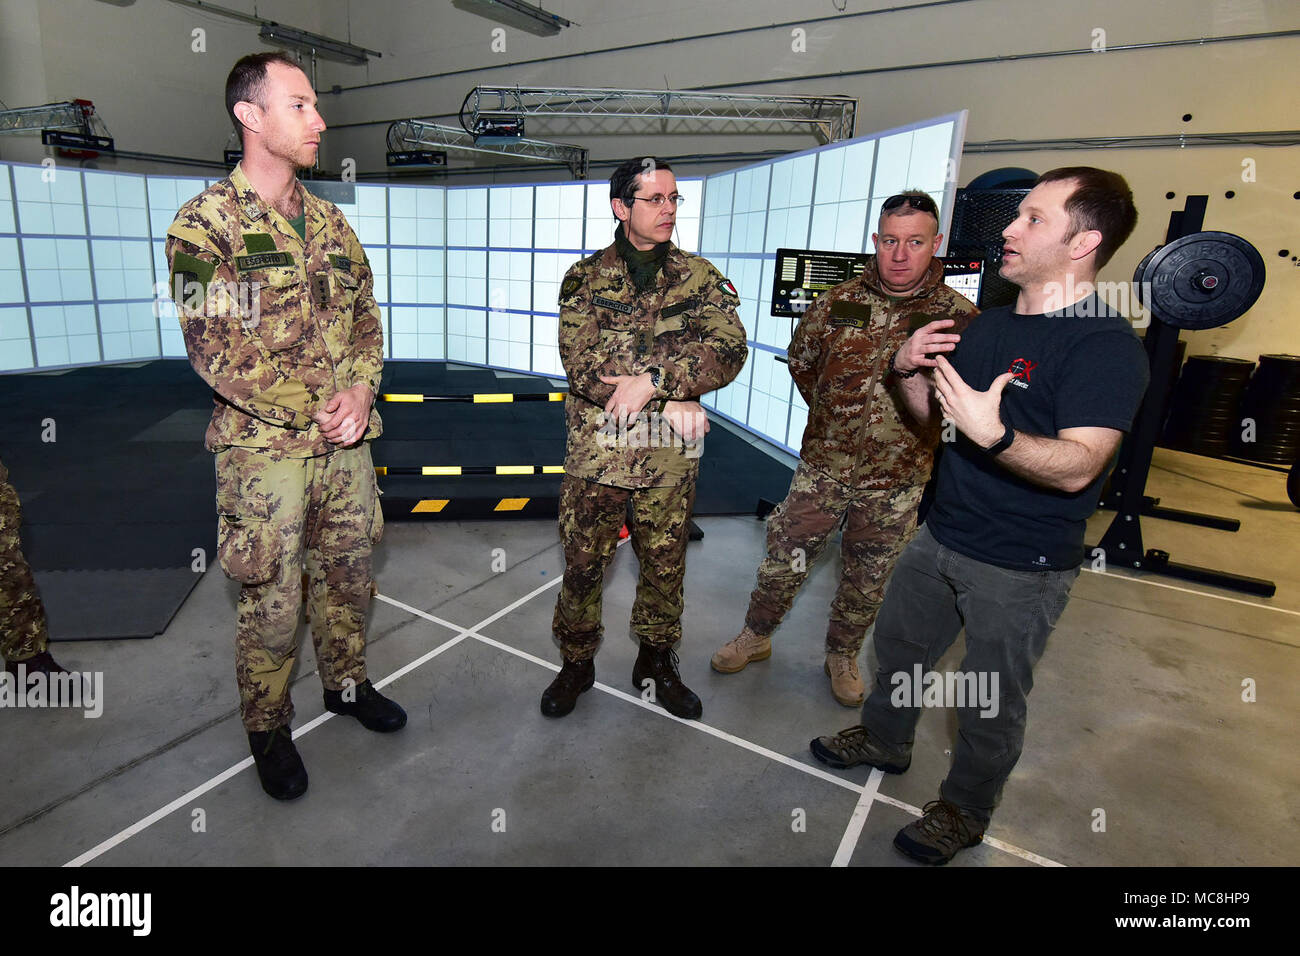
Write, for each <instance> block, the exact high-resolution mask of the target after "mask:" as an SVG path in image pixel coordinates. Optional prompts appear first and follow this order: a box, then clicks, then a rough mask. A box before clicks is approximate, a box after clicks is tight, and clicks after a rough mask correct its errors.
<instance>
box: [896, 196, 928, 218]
mask: <svg viewBox="0 0 1300 956" xmlns="http://www.w3.org/2000/svg"><path fill="white" fill-rule="evenodd" d="M904 204H907V205H908V206H911V207H912V208H913V209H916V210H918V211H920V212H928V213H929V214H930V215H932V216H934V217H935V218H936V219H938V218H939V210H938V209H937V208H936V207H935V205H934V200H933V199H931V198H930V197H929V196H904V195H901V194H900V195H897V196H890V197H889V198H888V199H886V200H885V205H884V208H885V209H897V208H898V207H899V206H902V205H904Z"/></svg>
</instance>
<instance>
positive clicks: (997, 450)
mask: <svg viewBox="0 0 1300 956" xmlns="http://www.w3.org/2000/svg"><path fill="white" fill-rule="evenodd" d="M1015 440H1016V430H1015V429H1014V428H1012V427H1011V426H1010V425H1008V426H1007V430H1006V431H1005V432H1003V433H1002V437H1001V438H999V439H998V440H997V441H996V442H994V443H993V444H992V445H989V447H988V448H985V449H984V454H986V455H988V456H989V457H994V456H997V455H1000V454H1002V453H1003V452H1004V451H1006V450H1007V449H1008V448H1010V447H1011V443H1012V442H1013V441H1015Z"/></svg>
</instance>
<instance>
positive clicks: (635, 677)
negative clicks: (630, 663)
mask: <svg viewBox="0 0 1300 956" xmlns="http://www.w3.org/2000/svg"><path fill="white" fill-rule="evenodd" d="M647 677H648V678H650V679H651V680H653V681H654V694H655V700H657V701H659V702H660V703H661V704H663V705H664V710H666V711H668V713H670V714H672V715H673V716H674V717H681V718H683V719H685V720H699V719H700V715H701V714H703V713H704V705H703V704H701V703H700V699H699V698H698V697H696V696H695V694H694V693H693V692H692V691H691V689H690V688H689V687H687V686H686V685H685V684H683V683H682V675H681V674H679V673H677V652H676V651H675V650H673V649H672V647H671V646H668V645H663V646H657V645H654V644H646V643H645V642H642V644H641V652H640V653H639V654H637V656H636V666H634V667H633V668H632V683H633V684H635V685H636V689H637V690H638V691H643V690H644V687H643V686H642V685H643V684H644V682H645V679H646V678H647Z"/></svg>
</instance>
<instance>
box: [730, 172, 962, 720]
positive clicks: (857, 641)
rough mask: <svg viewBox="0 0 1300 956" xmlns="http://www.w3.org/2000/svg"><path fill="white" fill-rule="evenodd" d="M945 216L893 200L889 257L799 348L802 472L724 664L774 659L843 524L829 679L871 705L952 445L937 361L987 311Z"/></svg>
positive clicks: (771, 524) (924, 205) (819, 320)
mask: <svg viewBox="0 0 1300 956" xmlns="http://www.w3.org/2000/svg"><path fill="white" fill-rule="evenodd" d="M938 229H939V220H938V210H937V208H936V207H935V205H934V201H933V200H932V199H931V198H930V197H929V196H927V195H926V194H925V193H923V192H919V191H908V192H905V193H902V194H900V195H898V196H893V197H891V198H890V199H888V200H886V202H885V204H884V207H883V209H882V211H881V214H880V222H879V231H878V232H877V233H876V234H874V235H873V236H872V240H873V241H874V242H875V245H876V255H875V257H874V258H873V259H872V260H871V261H869V262H868V263H867V265H866V268H865V269H864V271H863V273H862V275H860V276H858V277H856V278H854V279H850V280H849V281H848V282H845V283H843V284H841V285H838V286H836V287H835V288H833V289H831V290H829V291H828V292H826V293H824V294H823V295H821V296H820V297H819V298H818V299H817V302H816V304H815V305H814V306H813V307H812V308H811V309H810V310H809V311H808V313H807V314H806V315H805V316H804V317H803V319H802V321H800V323H799V326H798V328H796V329H795V333H794V337H793V338H792V339H791V341H790V347H789V349H788V354H789V358H790V374H791V375H792V376H793V377H794V382H795V385H796V386H797V387H798V389H799V393H800V394H801V395H802V396H803V398H804V401H806V402H807V403H808V424H807V426H806V427H805V428H804V433H803V447H802V449H801V452H800V462H799V467H798V468H797V469H796V470H795V473H794V478H793V480H792V481H791V482H790V492H789V494H788V495H787V496H786V499H785V501H783V502H781V504H780V505H778V506H777V508H776V510H775V511H773V512H772V514H771V516H770V517H769V518H768V523H767V557H766V558H765V559H764V560H763V562H762V563H761V564H760V565H759V568H758V583H757V586H756V587H755V588H754V592H753V594H752V595H751V596H750V601H749V612H748V613H747V614H746V616H745V627H744V629H743V630H742V631H741V632H740V634H739V636H737V637H736V638H734V639H733V640H731V641H729V642H728V643H727V644H725V645H723V647H722V648H721V649H720V650H719V651H718V652H717V653H716V654H714V655H713V660H712V664H713V667H714V669H715V670H718V671H720V672H722V673H726V674H731V673H735V672H737V671H740V670H742V669H743V668H744V667H745V665H746V664H748V663H749V662H751V661H758V660H765V659H767V658H768V657H769V656H771V653H772V643H771V635H772V632H773V631H775V630H776V628H777V626H778V625H779V624H780V623H781V619H782V618H783V617H785V614H786V612H787V611H789V610H790V606H791V605H792V604H793V603H794V599H795V594H796V593H797V592H798V590H799V588H800V586H801V585H802V584H803V582H804V579H805V578H806V577H807V574H808V570H807V569H808V567H809V565H811V564H812V562H813V561H814V560H816V558H817V556H818V554H820V553H821V551H822V548H823V547H824V545H825V544H826V542H827V540H829V539H830V537H831V535H832V534H834V532H835V530H836V529H837V528H839V527H840V526H841V524H842V525H843V534H842V536H841V539H840V554H841V558H842V563H843V570H842V572H841V575H840V583H839V588H838V590H837V591H836V594H835V599H834V601H833V602H832V604H831V616H830V626H829V628H828V630H827V632H826V664H825V670H826V674H827V676H829V677H830V680H831V692H832V694H833V695H834V697H835V699H836V700H837V701H839V702H840V703H841V704H844V705H845V706H849V707H853V706H860V705H861V704H862V700H863V694H864V687H863V683H862V677H861V674H860V673H859V671H858V663H857V659H858V654H859V652H860V651H861V650H862V644H863V641H864V640H865V639H866V632H867V628H869V627H870V626H871V624H872V622H873V621H874V620H875V617H876V612H877V611H878V610H879V609H880V603H881V598H882V595H883V593H884V587H885V579H886V578H887V577H888V576H889V572H890V570H891V569H892V568H893V566H894V562H895V561H896V560H897V559H898V555H899V554H900V553H901V552H902V549H903V547H904V545H906V544H907V542H908V540H909V539H910V537H911V535H912V533H913V532H914V531H915V524H916V511H917V506H918V505H919V504H920V501H921V492H922V491H923V489H924V487H925V482H926V480H927V479H928V478H929V475H930V466H931V463H932V460H933V452H934V447H935V445H936V443H937V442H938V439H939V416H938V415H937V414H936V411H937V407H936V406H934V404H933V403H934V399H933V398H932V397H931V395H930V386H929V378H928V376H925V375H917V372H918V371H920V369H922V368H924V367H927V366H930V367H932V366H933V365H934V360H933V359H932V358H927V357H926V356H927V355H928V354H934V353H937V352H946V351H950V350H951V349H952V348H953V347H954V345H955V343H956V342H957V340H958V338H959V337H960V332H961V331H962V330H963V329H964V328H965V327H966V325H967V323H968V322H969V321H970V319H971V317H972V316H973V315H974V314H975V312H976V309H975V306H973V305H972V304H971V303H970V302H969V301H968V300H967V299H965V298H964V297H962V296H961V295H959V294H958V293H956V292H954V291H953V290H952V289H950V288H949V287H948V286H947V285H945V284H944V281H943V263H942V262H940V261H939V260H938V259H935V258H934V253H935V252H936V251H937V250H938V248H939V243H940V242H941V241H942V238H943V237H942V236H941V235H940V234H939V232H938Z"/></svg>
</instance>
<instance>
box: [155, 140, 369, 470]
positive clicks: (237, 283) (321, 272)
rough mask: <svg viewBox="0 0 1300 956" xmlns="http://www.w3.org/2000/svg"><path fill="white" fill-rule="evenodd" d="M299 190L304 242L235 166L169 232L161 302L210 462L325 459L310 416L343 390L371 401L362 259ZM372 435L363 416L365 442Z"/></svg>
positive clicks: (337, 222)
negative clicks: (167, 284) (249, 451)
mask: <svg viewBox="0 0 1300 956" xmlns="http://www.w3.org/2000/svg"><path fill="white" fill-rule="evenodd" d="M297 188H298V191H299V193H300V194H301V196H302V201H303V210H304V214H305V221H306V234H307V238H306V240H305V241H304V240H303V239H300V238H299V237H298V233H297V232H296V231H294V228H293V226H291V225H290V224H289V221H288V220H287V219H285V218H284V216H282V215H281V214H280V213H279V212H277V211H276V210H275V209H273V208H272V207H271V206H270V204H268V203H266V202H264V201H263V200H262V198H261V197H260V196H259V195H258V193H257V190H256V189H254V188H253V185H252V184H251V183H250V182H249V181H248V178H247V177H246V176H245V175H244V171H243V169H242V167H240V166H236V167H235V169H234V171H233V172H232V173H231V174H230V177H229V178H228V179H223V180H222V181H221V182H219V183H217V184H216V185H214V186H211V187H209V188H208V189H206V190H204V191H203V192H202V193H200V194H199V195H198V196H195V197H194V198H193V199H191V200H190V201H189V202H187V203H186V204H185V205H184V206H182V207H181V210H180V212H178V213H177V214H176V219H175V220H174V221H173V222H172V224H171V228H169V229H168V230H167V261H168V263H169V266H170V272H171V288H170V289H169V292H170V293H171V294H172V296H173V298H175V300H176V306H177V312H178V313H179V316H180V324H181V330H182V332H184V334H185V349H186V351H187V352H188V353H189V358H190V364H191V365H193V366H194V370H195V371H196V372H198V373H199V375H200V376H201V377H202V378H203V380H204V381H205V382H207V383H208V384H209V385H210V386H212V391H213V401H214V403H215V405H216V408H215V409H214V410H213V412H212V421H211V423H210V424H209V425H208V432H207V436H206V440H205V443H206V445H207V447H208V449H209V450H210V451H217V450H219V449H221V448H224V447H227V446H230V445H238V446H242V447H247V448H263V449H266V450H267V451H268V452H269V453H274V454H277V455H281V456H284V457H289V458H308V457H311V456H314V455H320V454H324V453H326V452H328V451H331V450H333V449H334V447H335V446H333V445H331V444H330V443H329V442H328V441H326V440H325V437H324V436H323V435H322V434H321V431H320V427H319V426H318V425H317V424H316V423H315V422H314V421H313V420H312V418H311V416H312V414H313V413H314V412H316V411H318V410H319V409H320V408H321V407H322V406H323V405H324V404H325V403H326V402H327V401H328V400H329V399H330V398H331V397H332V396H333V395H334V393H335V392H338V391H341V390H343V389H345V388H349V387H351V386H353V385H357V384H363V383H364V384H365V385H368V386H370V389H371V391H372V392H374V393H375V394H376V395H377V394H378V392H379V376H380V372H381V371H382V368H383V363H384V359H383V327H382V325H381V323H380V316H379V309H378V308H377V307H376V306H375V300H374V294H373V286H374V277H373V275H372V273H371V271H370V264H369V262H368V261H367V259H366V254H365V252H364V251H363V250H362V248H361V243H360V242H359V241H358V240H357V237H356V235H355V234H354V233H353V232H352V228H351V227H350V226H349V225H348V222H347V220H346V219H345V218H344V217H343V213H341V212H340V211H339V209H338V207H337V206H335V205H334V204H333V203H330V202H326V201H325V200H323V199H318V198H317V197H315V196H313V195H312V194H311V193H309V192H307V190H305V189H303V187H302V185H301V184H299V185H298V187H297ZM382 428H383V426H382V423H381V422H380V419H379V414H378V412H376V411H375V410H374V408H373V406H372V408H371V411H370V422H369V425H368V427H367V429H366V435H365V437H366V438H367V439H370V438H375V437H376V436H378V435H379V434H380V432H381V431H382Z"/></svg>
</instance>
